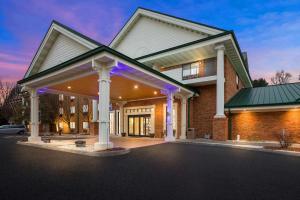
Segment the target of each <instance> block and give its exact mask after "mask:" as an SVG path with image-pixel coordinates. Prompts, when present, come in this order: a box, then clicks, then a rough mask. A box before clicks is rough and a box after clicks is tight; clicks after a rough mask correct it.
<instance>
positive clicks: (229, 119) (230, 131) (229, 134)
mask: <svg viewBox="0 0 300 200" xmlns="http://www.w3.org/2000/svg"><path fill="white" fill-rule="evenodd" d="M228 111H229V112H228V140H232V115H231V112H230V108H229V109H228Z"/></svg>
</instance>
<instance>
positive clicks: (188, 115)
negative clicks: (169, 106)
mask: <svg viewBox="0 0 300 200" xmlns="http://www.w3.org/2000/svg"><path fill="white" fill-rule="evenodd" d="M191 98H192V97H189V98H188V108H187V117H188V119H187V122H188V125H187V128H190V127H191V125H190V124H191V120H190V103H191Z"/></svg>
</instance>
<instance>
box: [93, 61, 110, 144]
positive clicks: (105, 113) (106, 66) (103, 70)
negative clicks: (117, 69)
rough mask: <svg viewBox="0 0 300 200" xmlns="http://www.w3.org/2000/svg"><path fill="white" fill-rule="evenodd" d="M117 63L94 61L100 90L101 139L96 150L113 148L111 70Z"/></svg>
mask: <svg viewBox="0 0 300 200" xmlns="http://www.w3.org/2000/svg"><path fill="white" fill-rule="evenodd" d="M113 66H115V62H109V63H101V64H98V63H96V62H95V61H93V68H94V69H95V70H96V71H97V72H98V76H99V78H98V89H99V93H98V94H99V130H98V131H99V135H98V137H99V139H98V142H97V143H95V144H94V148H95V149H96V150H103V149H108V148H112V147H113V143H112V142H110V138H109V101H110V82H111V81H110V70H111V69H112V67H113Z"/></svg>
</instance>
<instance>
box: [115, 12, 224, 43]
mask: <svg viewBox="0 0 300 200" xmlns="http://www.w3.org/2000/svg"><path fill="white" fill-rule="evenodd" d="M142 16H144V17H149V18H152V19H155V20H158V21H162V22H165V23H168V24H172V25H175V26H179V27H182V28H185V29H189V30H191V31H197V32H200V33H205V34H208V35H214V34H218V33H222V32H223V31H221V30H218V29H214V28H210V27H207V26H204V25H201V24H195V23H192V22H188V21H185V20H183V19H178V18H176V17H171V16H167V15H164V14H160V13H156V12H152V11H149V10H145V9H142V8H138V10H137V11H136V12H135V13H134V15H133V16H132V17H131V18H130V20H129V21H128V22H127V23H126V24H125V26H124V27H123V28H122V29H121V31H120V32H119V33H118V34H117V35H116V37H115V38H114V39H113V40H112V42H111V43H110V45H109V47H112V48H115V47H116V46H118V45H119V44H120V43H121V41H122V40H123V38H124V37H125V36H126V33H128V32H129V31H130V29H131V28H132V27H133V26H134V24H135V23H136V21H137V20H139V18H140V17H142Z"/></svg>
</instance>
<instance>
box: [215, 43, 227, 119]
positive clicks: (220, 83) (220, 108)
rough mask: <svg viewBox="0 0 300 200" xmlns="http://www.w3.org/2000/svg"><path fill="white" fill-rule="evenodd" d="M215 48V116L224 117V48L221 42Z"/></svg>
mask: <svg viewBox="0 0 300 200" xmlns="http://www.w3.org/2000/svg"><path fill="white" fill-rule="evenodd" d="M215 49H216V50H217V104H216V110H217V112H216V115H215V118H222V117H225V115H224V90H225V88H224V82H225V78H224V50H225V47H224V45H223V44H220V45H218V46H216V47H215Z"/></svg>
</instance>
